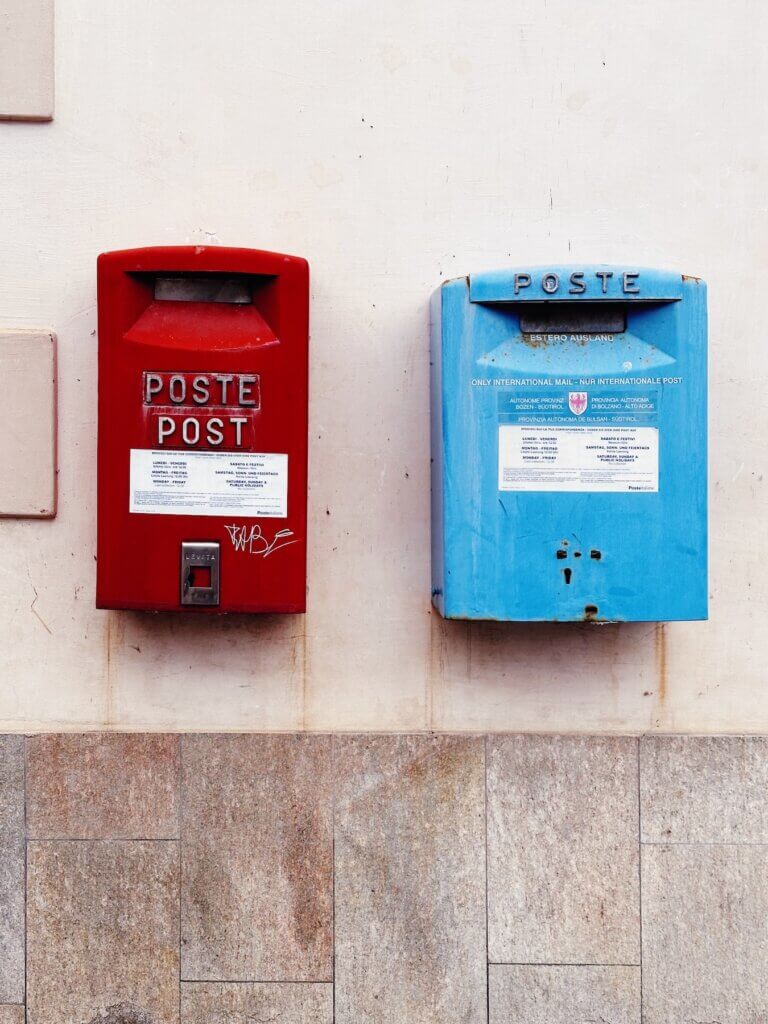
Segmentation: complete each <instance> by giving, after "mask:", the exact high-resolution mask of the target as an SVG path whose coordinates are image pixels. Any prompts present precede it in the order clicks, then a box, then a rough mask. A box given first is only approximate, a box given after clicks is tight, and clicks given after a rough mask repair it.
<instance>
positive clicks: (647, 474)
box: [499, 423, 659, 492]
mask: <svg viewBox="0 0 768 1024" xmlns="http://www.w3.org/2000/svg"><path fill="white" fill-rule="evenodd" d="M658 489H659V431H658V428H657V427H612V426H605V427H581V426H579V427H564V426H552V427H547V426H533V425H531V426H519V425H518V424H506V423H505V424H502V425H501V426H500V427H499V490H500V491H622V492H628V491H629V492H631V491H658Z"/></svg>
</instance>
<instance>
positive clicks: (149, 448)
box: [96, 246, 309, 613]
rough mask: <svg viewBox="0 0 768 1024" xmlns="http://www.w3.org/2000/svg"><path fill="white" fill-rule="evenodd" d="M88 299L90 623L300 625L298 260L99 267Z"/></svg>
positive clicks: (135, 256)
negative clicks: (186, 616) (291, 615)
mask: <svg viewBox="0 0 768 1024" xmlns="http://www.w3.org/2000/svg"><path fill="white" fill-rule="evenodd" d="M98 297H99V441H98V447H99V454H98V554H97V585H96V604H97V607H99V608H134V609H147V610H156V611H160V610H179V611H190V612H209V613H210V612H214V613H215V612H230V611H231V612H303V611H304V608H305V591H306V526H307V376H308V374H307V371H308V317H309V268H308V265H307V262H306V260H303V259H299V258H298V257H295V256H282V255H279V254H278V253H270V252H261V251H259V250H255V249H228V248H219V247H205V246H185V247H161V248H154V249H131V250H126V251H124V252H111V253H105V254H104V255H102V256H100V257H99V261H98Z"/></svg>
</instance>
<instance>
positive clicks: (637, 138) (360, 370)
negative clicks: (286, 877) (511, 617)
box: [0, 0, 768, 732]
mask: <svg viewBox="0 0 768 1024" xmlns="http://www.w3.org/2000/svg"><path fill="white" fill-rule="evenodd" d="M767 21H768V14H767V13H766V5H764V4H762V3H760V2H758V0H754V2H752V0H734V2H732V3H730V4H725V3H722V2H720V0H717V2H716V0H698V2H694V0H683V2H679V3H675V4H669V3H666V2H664V0H645V2H644V3H616V2H609V0H590V2H589V3H583V4H575V3H573V2H572V0H549V2H546V3H542V2H541V0H519V2H516V3H508V2H504V0H493V2H489V3H486V4H470V3H466V4H464V3H459V2H458V0H447V2H442V3H439V4H438V3H428V2H424V0H408V2H407V3H406V2H401V0H393V2H392V3H388V4H378V3H377V4H374V3H370V2H365V0H356V2H353V0H330V2H328V3H322V4H312V3H308V2H306V0H302V2H299V0H285V2H282V3H280V4H266V3H263V2H261V0H221V2H218V3H215V4H212V3H210V2H208V0H205V2H204V0H186V2H185V3H184V4H181V3H171V2H167V3H157V2H156V0H110V2H109V3H104V2H103V0H58V4H57V20H56V34H57V44H56V45H57V64H56V76H57V77H56V94H57V101H56V102H57V105H56V118H55V120H54V121H53V122H52V123H50V124H0V239H1V240H2V246H1V249H0V325H2V326H23V327H46V328H51V329H53V330H55V331H56V332H57V334H58V339H59V388H60V395H59V399H60V404H59V416H60V424H59V431H60V432H59V446H60V447H59V463H60V477H59V513H58V516H57V518H56V519H55V520H52V521H47V522H42V521H22V520H2V521H0V584H1V589H0V593H1V595H2V599H1V600H0V729H1V730H2V731H9V730H10V731H13V730H20V731H21V730H41V729H80V728H101V727H108V728H116V729H117V728H127V729H195V730H197V729H206V730H207V729H210V730H227V729H233V730H283V729H315V730H329V729H341V730H344V729H372V730H419V729H449V730H464V729H469V730H475V729H484V730H485V729H489V730H494V729H521V730H536V731H542V730H557V731H563V730H565V731H568V730H584V731H591V732H592V731H620V732H624V731H631V732H639V731H644V730H675V731H687V730H690V731H701V732H720V731H741V730H747V731H765V730H768V673H767V672H766V668H765V661H766V655H768V630H766V628H765V616H766V612H767V611H768V572H766V566H765V558H766V549H768V501H767V500H766V472H767V471H768V455H767V454H766V444H765V438H766V428H767V427H768V412H767V410H768V400H767V399H766V395H767V394H768V371H767V370H766V348H767V343H766V340H765V337H764V334H765V312H764V296H763V291H764V286H765V276H766V270H768V258H767V255H766V253H767V252H768V250H767V249H766V242H765V239H766V236H767V235H768V230H767V229H768V217H767V215H766V206H767V204H766V198H765V196H766V181H768V159H767V158H768V143H767V142H766V138H767V137H768V135H767V133H766V127H767V125H766V114H765V109H766V108H765V100H764V98H765V95H766V92H767V87H768V64H766V62H765V60H764V40H765V38H766V30H768V24H766V22H767ZM186 242H206V243H217V242H218V243H222V244H237V245H246V246H248V245H252V246H256V247H261V248H269V249H275V250H278V251H285V252H292V253H296V254H298V255H302V256H305V257H307V258H308V259H309V261H310V264H311V267H312V274H313V284H312V342H311V345H312V369H311V416H310V420H311V447H310V461H311V471H310V482H311V489H310V510H311V512H310V531H311V532H310V549H311V556H310V574H309V612H308V614H307V615H306V617H295V618H262V619H259V618H248V617H234V618H231V619H228V620H223V621H221V620H217V619H206V620H201V619H198V618H195V619H181V618H179V617H175V616H171V615H167V616H166V615H162V616H152V615H140V614H131V613H123V612H114V613H106V612H100V611H96V610H95V608H94V552H95V419H96V358H95V357H96V337H95V325H96V310H95V259H96V255H97V253H99V252H100V251H104V250H109V249H116V248H122V247H126V246H133V245H149V244H161V243H165V244H169V243H186ZM555 260H558V261H559V260H572V261H584V262H587V261H606V262H617V263H627V264H640V265H643V264H645V265H659V266H666V267H671V268H675V269H679V270H681V271H684V272H687V273H691V274H697V275H700V276H703V277H704V278H705V279H706V280H707V281H708V284H709V287H710V314H711V373H712V385H711V592H712V604H711V620H710V621H709V622H708V623H698V624H672V625H668V626H664V627H662V626H653V625H648V624H642V625H624V626H605V627H591V628H590V627H583V626H581V627H568V626H554V625H553V626H540V627H531V626H521V625H499V624H476V625H467V624H465V623H443V622H441V621H440V620H439V618H438V617H437V615H436V614H434V613H432V612H431V611H430V605H429V596H428V595H429V545H428V541H429V447H428V445H429V442H428V354H427V300H428V296H429V294H430V292H431V291H432V289H433V288H434V287H435V286H437V285H438V284H439V282H440V280H441V278H444V277H448V276H453V275H456V274H460V273H465V272H468V271H471V270H475V269H483V268H490V267H494V266H503V265H505V264H512V263H516V264H517V263H528V262H530V263H546V262H548V261H555Z"/></svg>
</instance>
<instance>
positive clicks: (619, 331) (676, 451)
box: [431, 266, 707, 622]
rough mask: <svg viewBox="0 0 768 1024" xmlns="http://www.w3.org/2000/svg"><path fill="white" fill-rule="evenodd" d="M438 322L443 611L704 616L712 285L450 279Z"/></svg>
mask: <svg viewBox="0 0 768 1024" xmlns="http://www.w3.org/2000/svg"><path fill="white" fill-rule="evenodd" d="M431 321H432V599H433V602H434V604H435V606H436V607H437V609H438V610H439V611H440V612H441V614H442V615H444V616H445V617H446V618H457V619H497V620H512V621H536V620H545V621H552V620H556V621H567V622H572V621H581V620H594V621H607V622H630V621H668V620H673V619H706V618H707V305H706V285H705V284H704V283H703V282H702V281H700V280H699V279H697V278H692V277H685V276H681V275H680V274H673V273H669V272H667V271H660V270H650V269H638V268H637V267H611V266H559V267H545V268H541V267H538V268H535V267H526V268H520V269H513V270H499V271H491V272H489V273H483V274H471V275H470V276H469V277H462V278H457V279H456V280H453V281H446V282H445V283H444V284H443V286H442V287H441V288H440V289H439V290H438V291H437V292H436V293H435V294H434V296H433V300H432V316H431Z"/></svg>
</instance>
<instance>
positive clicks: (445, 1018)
mask: <svg viewBox="0 0 768 1024" xmlns="http://www.w3.org/2000/svg"><path fill="white" fill-rule="evenodd" d="M335 751H336V771H337V775H338V787H339V792H338V796H337V800H336V818H335V851H336V887H335V888H336V1021H337V1024H359V1022H361V1021H371V1022H373V1021H375V1022H376V1024H403V1022H404V1021H408V1022H409V1024H432V1022H438V1021H439V1022H440V1024H452V1022H456V1024H459V1022H461V1024H483V1022H485V1020H486V1015H487V1013H486V922H485V849H484V843H485V821H484V817H485V811H484V802H485V798H484V744H483V740H482V739H479V738H473V737H456V736H442V737H428V736H349V737H338V738H337V739H336V741H335Z"/></svg>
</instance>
